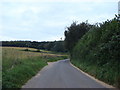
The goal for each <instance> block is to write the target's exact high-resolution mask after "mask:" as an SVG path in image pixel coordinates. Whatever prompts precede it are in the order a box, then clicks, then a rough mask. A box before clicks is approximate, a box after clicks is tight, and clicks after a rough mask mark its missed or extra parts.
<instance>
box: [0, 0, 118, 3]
mask: <svg viewBox="0 0 120 90" xmlns="http://www.w3.org/2000/svg"><path fill="white" fill-rule="evenodd" d="M1 2H24V3H25V2H72V3H73V2H99V3H100V2H118V0H2V1H1Z"/></svg>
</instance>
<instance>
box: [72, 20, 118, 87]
mask: <svg viewBox="0 0 120 90" xmlns="http://www.w3.org/2000/svg"><path fill="white" fill-rule="evenodd" d="M118 23H119V22H118V21H117V20H116V19H113V20H110V21H105V22H104V23H102V24H100V25H99V26H96V27H93V28H92V29H91V30H90V31H89V32H87V33H86V34H85V35H84V36H83V37H82V38H81V39H80V40H79V42H78V43H77V44H76V46H75V47H74V49H73V51H72V53H71V55H72V56H71V62H72V63H73V64H74V65H75V66H77V67H79V68H80V69H82V70H83V71H85V72H88V73H89V74H91V75H93V76H94V77H96V78H98V79H99V80H102V81H104V82H106V83H108V84H110V85H114V86H115V87H119V88H120V61H119V60H120V57H119V56H120V26H119V25H120V24H118Z"/></svg>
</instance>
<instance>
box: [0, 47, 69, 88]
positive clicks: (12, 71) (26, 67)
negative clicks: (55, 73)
mask: <svg viewBox="0 0 120 90" xmlns="http://www.w3.org/2000/svg"><path fill="white" fill-rule="evenodd" d="M65 58H67V55H62V54H52V52H49V51H44V50H40V51H38V50H36V49H33V48H19V47H2V67H3V68H2V79H3V81H2V87H3V88H21V86H22V85H23V84H25V83H26V82H27V80H29V79H30V78H31V77H32V76H34V75H35V74H36V73H37V72H38V71H39V70H40V69H41V68H43V67H44V66H45V65H47V62H51V61H56V60H61V59H65Z"/></svg>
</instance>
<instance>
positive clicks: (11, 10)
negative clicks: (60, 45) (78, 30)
mask: <svg viewBox="0 0 120 90" xmlns="http://www.w3.org/2000/svg"><path fill="white" fill-rule="evenodd" d="M107 1H108V0H107ZM113 2H114V3H113ZM115 2H116V1H115V0H109V2H106V0H29V1H28V0H2V1H1V4H0V8H2V11H1V12H2V13H0V18H1V19H2V22H1V26H0V31H2V33H3V34H2V37H3V39H4V40H7V39H8V40H15V39H18V40H20V39H21V40H23V39H25V40H29V39H30V40H38V41H40V40H42V41H43V40H59V39H60V38H61V37H64V30H65V27H66V26H69V25H70V24H71V23H72V22H73V21H79V22H82V21H86V20H88V21H89V22H90V23H95V22H102V21H104V20H106V19H111V18H113V17H114V14H115V13H116V11H117V8H116V7H117V3H115ZM93 17H94V18H93Z"/></svg>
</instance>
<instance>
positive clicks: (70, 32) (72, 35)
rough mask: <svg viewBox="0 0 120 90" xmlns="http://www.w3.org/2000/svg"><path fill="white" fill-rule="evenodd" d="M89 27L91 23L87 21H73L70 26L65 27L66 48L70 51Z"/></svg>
mask: <svg viewBox="0 0 120 90" xmlns="http://www.w3.org/2000/svg"><path fill="white" fill-rule="evenodd" d="M91 27H92V25H90V24H88V23H87V22H82V23H80V24H76V22H73V23H72V24H71V26H70V27H67V30H65V32H64V35H65V41H64V42H65V47H66V49H67V50H68V51H70V52H71V50H72V49H73V47H74V46H75V44H76V43H77V42H78V40H79V39H80V38H81V37H82V36H83V35H84V34H85V33H86V32H87V31H89V30H90V28H91Z"/></svg>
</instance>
